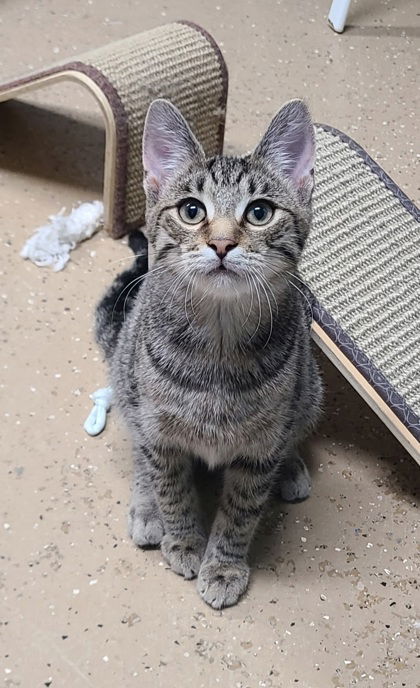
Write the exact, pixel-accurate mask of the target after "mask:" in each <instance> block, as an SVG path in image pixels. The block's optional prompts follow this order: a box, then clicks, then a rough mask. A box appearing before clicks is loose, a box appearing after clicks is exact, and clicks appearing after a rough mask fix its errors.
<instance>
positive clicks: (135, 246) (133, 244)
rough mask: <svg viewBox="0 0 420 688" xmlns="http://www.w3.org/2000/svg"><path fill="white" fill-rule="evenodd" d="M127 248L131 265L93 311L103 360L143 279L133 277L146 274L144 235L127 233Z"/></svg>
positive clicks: (111, 347)
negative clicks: (130, 255) (131, 257)
mask: <svg viewBox="0 0 420 688" xmlns="http://www.w3.org/2000/svg"><path fill="white" fill-rule="evenodd" d="M128 245H129V246H130V248H131V250H132V251H133V253H134V255H135V258H134V262H133V264H132V265H131V267H130V268H128V270H124V272H121V273H120V274H119V275H117V277H116V278H115V279H114V281H113V283H112V284H111V286H110V287H108V289H107V290H106V292H105V294H104V295H103V296H102V298H101V300H100V301H99V303H98V305H97V306H96V311H95V334H96V341H97V342H98V344H99V345H100V346H101V347H102V349H103V351H104V353H105V357H106V358H111V356H112V354H113V353H114V350H115V346H116V344H117V339H118V335H119V332H120V330H121V327H122V325H123V322H124V320H125V318H126V317H127V314H128V313H129V311H130V310H131V308H132V307H133V304H134V301H135V299H136V296H137V294H138V291H139V289H140V287H141V285H142V283H143V280H141V279H140V280H139V279H137V278H139V277H142V276H143V275H145V274H146V273H147V265H148V263H147V239H146V237H145V236H144V234H142V233H141V232H139V231H135V232H131V234H129V236H128Z"/></svg>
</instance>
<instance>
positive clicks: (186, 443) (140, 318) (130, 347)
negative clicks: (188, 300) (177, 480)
mask: <svg viewBox="0 0 420 688" xmlns="http://www.w3.org/2000/svg"><path fill="white" fill-rule="evenodd" d="M146 303H147V301H146ZM179 315H180V316H181V315H184V314H183V313H182V314H181V313H180V314H179ZM235 315H236V314H235V311H234V310H233V312H232V313H231V317H230V319H229V317H227V316H224V317H223V318H220V317H218V318H217V322H214V321H212V320H211V318H209V319H208V320H206V321H205V324H204V325H203V323H201V326H199V324H198V323H197V322H194V321H191V322H188V321H186V320H185V316H184V323H183V324H182V326H179V325H177V319H176V318H173V319H171V314H168V313H165V311H164V310H162V311H159V309H158V308H157V307H156V308H154V309H153V308H152V306H151V303H150V302H149V304H148V316H147V317H146V318H145V313H144V309H141V308H140V309H139V310H138V311H137V313H135V314H133V320H132V322H131V326H130V327H127V328H126V332H125V333H124V331H123V333H122V337H121V339H120V345H119V352H120V355H118V354H117V356H118V359H119V360H118V365H116V366H115V369H114V370H115V371H116V373H117V374H116V376H115V378H114V384H115V385H116V386H117V387H118V388H119V390H120V392H119V394H118V396H119V398H120V399H123V398H124V396H125V394H126V392H125V390H127V389H130V394H132V395H133V397H134V398H135V399H136V403H135V411H134V413H135V414H136V418H134V417H133V419H132V420H134V422H136V423H141V426H142V429H143V432H144V433H145V434H146V435H147V436H148V437H149V438H153V439H154V441H158V442H162V441H164V442H167V443H170V442H174V443H175V444H176V445H178V446H181V447H182V448H183V449H184V450H185V451H186V452H188V453H192V454H195V455H197V456H200V457H201V458H202V459H203V460H204V461H205V462H206V463H207V464H208V465H209V466H210V467H214V466H216V465H223V464H226V463H228V462H229V460H231V459H232V458H234V457H235V456H236V455H238V454H243V453H250V452H251V453H256V454H258V453H259V452H260V451H264V452H265V451H267V450H268V448H269V447H270V446H272V445H273V444H275V443H276V441H277V439H278V432H279V427H280V425H279V420H284V419H285V418H286V417H287V415H288V413H289V408H290V397H291V393H292V391H293V384H292V381H291V373H292V369H291V368H290V366H287V367H285V366H283V365H282V364H281V363H282V361H281V357H282V355H283V354H282V345H283V346H284V343H285V340H284V341H283V342H281V341H280V340H279V341H278V340H277V338H278V334H279V330H278V328H277V330H276V333H275V334H274V335H273V338H272V341H271V342H270V346H267V347H265V348H262V347H260V348H259V347H258V346H257V345H255V347H254V346H253V345H249V346H248V347H247V346H245V343H246V342H247V341H248V340H249V335H247V336H245V337H242V339H240V338H239V339H238V332H239V329H240V328H237V327H236V326H235ZM241 318H242V320H243V313H242V312H241ZM242 320H241V322H242ZM180 322H181V323H182V319H181V317H180ZM235 337H236V339H235ZM280 339H281V338H280ZM283 339H284V338H283ZM293 343H294V340H291V344H292V348H291V349H290V351H289V352H288V354H289V355H290V354H292V356H293V350H292V349H293ZM289 348H290V346H289ZM127 411H128V412H129V413H130V415H131V414H133V410H132V405H130V410H128V407H127Z"/></svg>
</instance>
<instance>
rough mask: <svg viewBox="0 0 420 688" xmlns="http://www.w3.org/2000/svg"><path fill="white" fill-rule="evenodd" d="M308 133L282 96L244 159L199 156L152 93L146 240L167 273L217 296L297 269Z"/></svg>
mask: <svg viewBox="0 0 420 688" xmlns="http://www.w3.org/2000/svg"><path fill="white" fill-rule="evenodd" d="M314 157H315V137H314V129H313V124H312V121H311V116H310V113H309V110H308V108H307V106H306V104H305V103H304V102H303V101H301V100H292V101H290V102H289V103H286V105H284V106H283V107H282V109H281V110H280V111H279V112H278V113H277V115H276V116H275V117H274V119H273V120H272V122H271V124H270V126H269V128H268V130H267V132H266V133H265V135H264V136H263V138H262V140H261V142H260V143H259V144H258V146H257V147H256V149H255V150H254V151H253V152H252V153H251V154H250V155H247V156H245V157H242V158H240V157H227V156H217V157H214V158H210V159H206V157H205V154H204V151H203V148H202V147H201V145H200V143H199V142H198V141H197V139H196V138H195V136H194V134H193V133H192V131H191V129H190V127H189V126H188V124H187V122H186V121H185V119H184V118H183V116H182V115H181V113H180V112H179V110H177V108H175V107H174V106H173V105H172V104H171V103H169V102H168V101H165V100H155V101H154V102H153V103H152V104H151V106H150V108H149V111H148V114H147V118H146V123H145V128H144V137H143V166H144V170H145V177H144V187H145V191H146V197H147V228H146V232H147V235H148V239H149V241H150V243H151V244H152V247H153V251H154V255H155V257H156V259H157V260H158V261H161V260H164V261H165V263H166V264H167V265H168V266H170V269H171V271H173V272H175V273H177V274H179V275H180V277H181V278H182V275H184V277H185V279H186V280H187V279H188V280H189V279H191V277H192V275H195V277H196V280H195V284H200V283H201V284H202V285H205V286H206V288H208V286H209V285H212V287H214V291H215V292H216V293H220V294H228V293H229V288H228V287H229V285H230V284H231V285H232V286H233V285H235V286H236V287H237V286H238V285H241V284H242V285H243V287H244V288H247V287H248V286H250V285H251V280H253V281H254V283H255V281H256V280H261V279H262V277H264V279H265V280H267V281H269V282H270V283H273V282H274V281H276V280H278V279H279V277H281V276H282V275H284V274H285V273H286V274H287V271H289V272H290V271H292V270H294V268H295V267H296V264H297V262H298V260H299V257H300V254H301V252H302V249H303V246H304V242H305V239H306V236H307V233H308V230H309V226H310V222H311V195H312V189H313V166H314Z"/></svg>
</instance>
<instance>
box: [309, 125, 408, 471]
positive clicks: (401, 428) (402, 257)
mask: <svg viewBox="0 0 420 688" xmlns="http://www.w3.org/2000/svg"><path fill="white" fill-rule="evenodd" d="M316 138H317V161H316V168H315V191H314V222H313V229H312V232H311V234H310V236H309V240H308V243H307V245H306V247H305V251H304V255H303V260H302V263H301V269H300V272H301V275H302V278H303V279H304V280H305V282H306V284H307V286H308V287H309V289H310V291H311V292H312V295H313V314H314V324H313V337H314V339H315V341H316V342H317V344H318V345H319V346H320V347H321V349H322V350H323V351H324V352H325V354H326V355H327V356H328V357H329V358H330V359H331V361H332V362H333V363H334V364H335V365H336V367H337V368H338V369H339V370H340V371H341V372H342V373H343V375H344V376H345V377H346V378H347V379H348V380H349V381H350V383H351V384H352V385H353V386H354V387H355V388H356V390H357V391H358V392H359V393H360V394H361V396H362V397H363V398H364V399H365V400H366V401H367V402H368V404H369V405H370V406H371V407H372V408H373V410H374V411H375V412H376V413H377V414H378V416H379V417H380V418H381V419H382V420H383V421H384V422H385V424H386V425H387V426H388V427H389V428H390V430H391V431H392V432H393V433H394V434H395V435H396V437H397V438H398V439H399V440H400V442H401V443H402V444H403V446H404V447H405V448H406V449H407V451H408V452H409V453H410V454H411V455H412V456H413V457H414V458H415V459H416V460H417V461H418V462H419V463H420V308H419V304H420V226H419V220H420V212H419V210H418V208H416V206H415V205H414V204H413V203H412V202H411V201H410V200H409V198H407V196H406V195H405V194H404V193H403V192H402V191H401V189H399V188H398V186H397V185H396V184H395V183H394V182H393V181H392V179H390V177H388V175H387V174H386V173H385V172H384V171H383V170H382V169H381V168H380V167H379V165H377V163H376V162H374V160H372V158H370V157H369V155H368V154H367V153H366V152H365V151H364V150H363V149H362V148H361V147H360V146H359V145H358V144H357V143H356V142H355V141H353V140H352V139H351V138H349V137H348V136H346V135H345V134H343V133H341V132H340V131H338V130H336V129H333V128H332V127H328V126H325V125H317V126H316Z"/></svg>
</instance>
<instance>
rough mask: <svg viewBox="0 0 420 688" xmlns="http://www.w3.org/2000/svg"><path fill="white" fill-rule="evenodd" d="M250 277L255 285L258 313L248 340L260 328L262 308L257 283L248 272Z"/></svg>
mask: <svg viewBox="0 0 420 688" xmlns="http://www.w3.org/2000/svg"><path fill="white" fill-rule="evenodd" d="M250 278H251V280H252V283H253V284H254V286H255V292H256V294H257V298H258V308H259V315H258V323H257V327H256V328H255V330H254V332H253V333H252V335H251V336H250V338H249V341H251V340H252V339H253V338H254V337H255V335H256V334H257V332H258V330H259V329H260V325H261V320H262V308H261V298H260V292H259V290H258V286H257V284H256V282H255V279H254V276H253V275H252V274H250Z"/></svg>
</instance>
